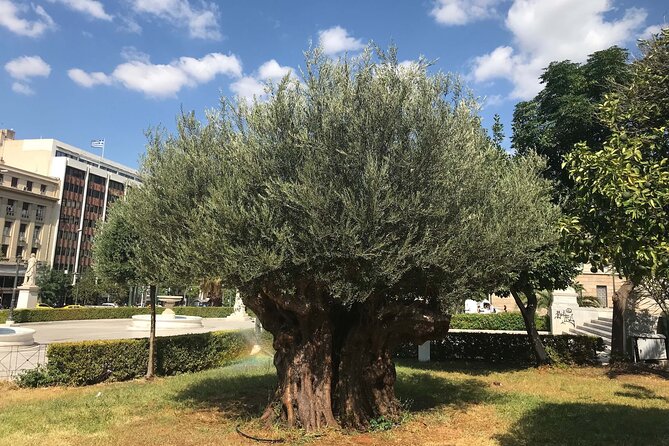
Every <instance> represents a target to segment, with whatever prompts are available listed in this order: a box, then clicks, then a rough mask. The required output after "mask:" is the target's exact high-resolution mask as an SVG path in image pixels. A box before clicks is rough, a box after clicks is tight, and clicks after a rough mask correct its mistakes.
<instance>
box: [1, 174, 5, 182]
mask: <svg viewBox="0 0 669 446" xmlns="http://www.w3.org/2000/svg"><path fill="white" fill-rule="evenodd" d="M4 181H5V176H4V175H3V174H1V173H0V184H2V183H3V182H4Z"/></svg>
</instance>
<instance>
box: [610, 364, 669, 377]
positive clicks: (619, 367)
mask: <svg viewBox="0 0 669 446" xmlns="http://www.w3.org/2000/svg"><path fill="white" fill-rule="evenodd" d="M621 375H646V376H659V377H661V378H665V379H669V370H667V369H664V368H661V367H660V366H656V365H654V364H639V363H618V364H613V365H611V367H610V368H609V370H608V372H606V376H608V377H609V378H611V379H615V378H617V377H618V376H621Z"/></svg>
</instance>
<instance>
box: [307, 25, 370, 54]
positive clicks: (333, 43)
mask: <svg viewBox="0 0 669 446" xmlns="http://www.w3.org/2000/svg"><path fill="white" fill-rule="evenodd" d="M318 41H319V43H320V45H321V46H322V47H323V52H324V53H325V54H327V55H329V56H333V55H335V54H337V53H341V52H344V51H357V50H359V49H362V48H363V47H364V46H365V45H364V44H363V43H362V41H361V40H360V39H355V38H353V37H351V36H349V35H348V31H346V30H345V29H344V28H342V27H341V26H334V27H332V28H329V29H325V30H321V31H318Z"/></svg>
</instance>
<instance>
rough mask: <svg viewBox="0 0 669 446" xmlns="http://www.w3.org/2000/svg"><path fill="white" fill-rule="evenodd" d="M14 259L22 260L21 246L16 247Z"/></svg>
mask: <svg viewBox="0 0 669 446" xmlns="http://www.w3.org/2000/svg"><path fill="white" fill-rule="evenodd" d="M16 257H17V258H23V246H17V247H16Z"/></svg>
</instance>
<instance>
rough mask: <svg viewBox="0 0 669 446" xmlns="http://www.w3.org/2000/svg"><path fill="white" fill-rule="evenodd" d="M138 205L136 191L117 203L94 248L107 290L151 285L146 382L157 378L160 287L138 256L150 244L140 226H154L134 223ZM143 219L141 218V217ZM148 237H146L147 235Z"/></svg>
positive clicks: (103, 225)
mask: <svg viewBox="0 0 669 446" xmlns="http://www.w3.org/2000/svg"><path fill="white" fill-rule="evenodd" d="M138 207H141V206H138V201H137V200H136V199H134V198H133V193H132V190H131V191H129V193H128V199H127V200H124V201H117V202H116V203H114V204H113V205H112V206H111V207H110V210H109V216H108V218H107V221H105V222H104V223H103V224H102V225H99V226H98V227H97V228H96V233H95V244H94V246H93V259H94V262H93V265H94V269H95V272H96V274H98V275H99V277H100V280H101V281H102V283H104V284H106V285H107V287H110V288H113V287H124V288H125V289H127V287H128V286H130V285H132V284H139V283H142V282H143V281H144V280H146V281H149V283H150V285H149V303H150V306H151V325H150V329H149V355H148V356H149V358H148V363H147V371H146V378H147V379H152V378H153V377H154V375H155V358H156V348H155V345H156V286H157V285H156V283H155V282H151V280H152V279H154V280H155V276H152V275H151V273H150V271H151V265H150V264H146V263H142V260H143V258H142V257H140V256H138V253H139V250H140V249H147V246H148V245H149V242H148V241H144V242H142V241H141V239H140V235H139V234H140V232H139V227H138V224H139V223H145V224H147V225H150V222H144V221H142V220H133V217H137V213H138V212H140V211H141V210H140V209H137V208H138ZM140 218H141V217H140ZM145 237H146V235H145Z"/></svg>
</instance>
